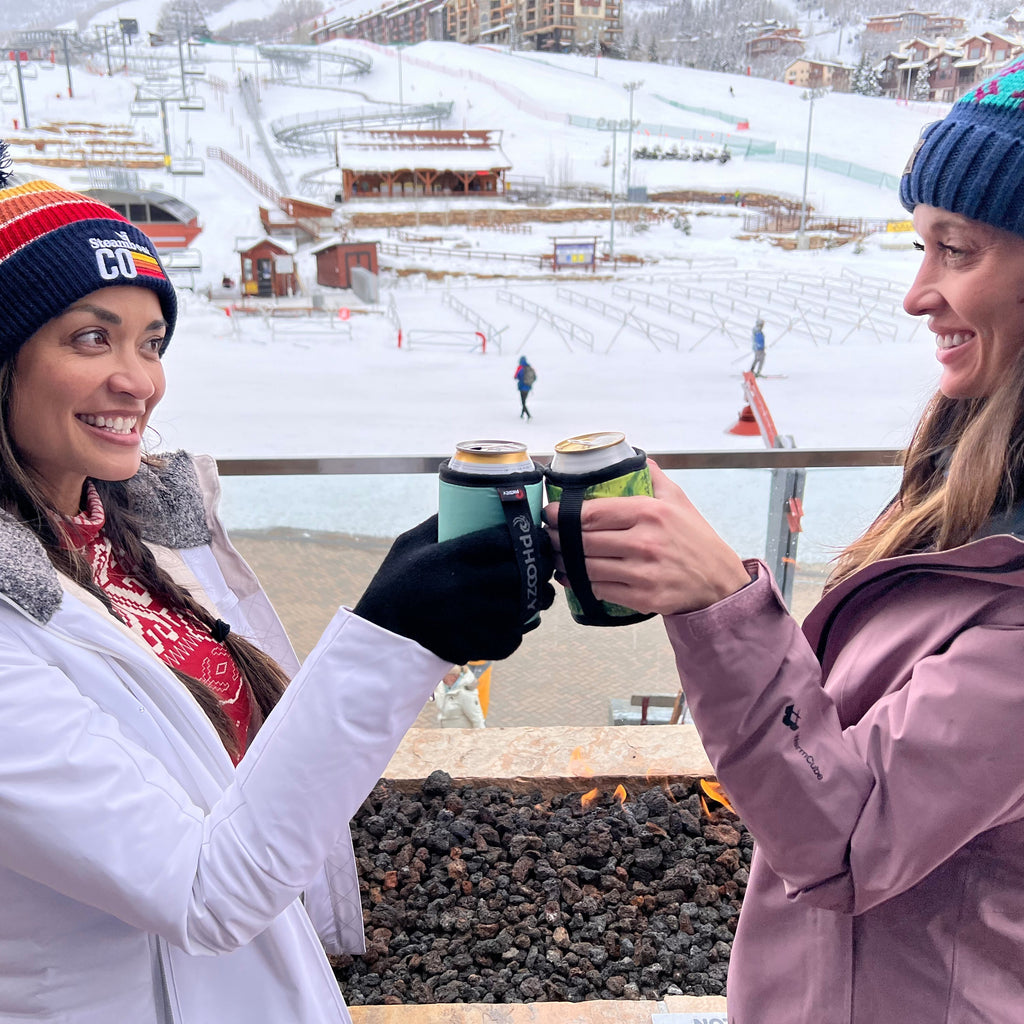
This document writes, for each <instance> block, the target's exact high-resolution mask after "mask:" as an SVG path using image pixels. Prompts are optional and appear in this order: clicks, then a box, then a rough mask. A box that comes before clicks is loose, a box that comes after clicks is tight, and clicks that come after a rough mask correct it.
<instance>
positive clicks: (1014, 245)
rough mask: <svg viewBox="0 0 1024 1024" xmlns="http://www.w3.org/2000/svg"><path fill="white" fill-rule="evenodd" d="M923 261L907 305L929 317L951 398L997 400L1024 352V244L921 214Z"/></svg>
mask: <svg viewBox="0 0 1024 1024" xmlns="http://www.w3.org/2000/svg"><path fill="white" fill-rule="evenodd" d="M914 227H915V228H916V230H917V233H918V234H919V235H920V236H921V240H922V243H923V251H924V256H923V258H922V261H921V268H920V270H919V271H918V273H917V277H916V278H915V280H914V283H913V284H912V285H911V287H910V291H908V292H907V295H906V298H905V299H904V300H903V308H904V309H905V310H906V311H907V312H908V313H910V314H911V315H912V316H927V317H928V329H929V330H930V331H932V332H933V333H934V334H935V338H936V343H937V345H938V348H937V351H936V358H937V359H938V361H939V362H940V363H941V364H942V376H941V378H940V379H939V390H940V391H942V393H943V394H944V395H947V396H948V397H949V398H983V397H986V396H988V395H991V394H992V392H993V391H994V390H995V388H996V386H997V384H998V383H999V381H1000V379H1001V378H1002V377H1003V375H1005V373H1006V372H1007V371H1008V370H1009V368H1010V366H1011V365H1012V364H1013V362H1014V361H1015V360H1016V359H1017V356H1018V354H1019V353H1020V350H1021V348H1022V347H1024V238H1022V237H1021V236H1019V235H1015V234H1012V233H1010V232H1009V231H1003V230H1002V229H1000V228H994V227H990V226H989V225H987V224H982V223H981V222H980V221H976V220H970V219H968V218H967V217H963V216H961V215H960V214H956V213H949V212H947V211H946V210H940V209H937V208H936V207H934V206H924V205H921V206H918V207H917V208H916V209H915V210H914Z"/></svg>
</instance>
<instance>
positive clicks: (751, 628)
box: [665, 535, 1024, 1024]
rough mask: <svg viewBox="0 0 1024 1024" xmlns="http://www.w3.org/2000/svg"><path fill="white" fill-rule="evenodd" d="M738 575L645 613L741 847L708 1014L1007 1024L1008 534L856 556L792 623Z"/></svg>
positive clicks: (1012, 602) (1014, 783)
mask: <svg viewBox="0 0 1024 1024" xmlns="http://www.w3.org/2000/svg"><path fill="white" fill-rule="evenodd" d="M748 565H749V567H750V568H751V569H752V570H753V569H754V567H755V566H756V568H757V572H758V578H757V579H756V580H755V581H754V582H753V583H751V584H750V585H749V586H747V587H745V588H744V589H743V590H741V591H739V592H738V593H736V594H733V595H732V596H731V597H729V598H727V599H726V600H725V601H722V602H720V603H718V604H716V605H713V606H712V607H710V608H707V609H704V610H703V611H699V612H693V613H690V614H686V615H675V616H670V617H667V618H666V620H665V622H666V628H667V630H668V634H669V638H670V640H671V642H672V645H673V648H674V649H675V654H676V661H677V664H678V667H679V674H680V678H681V681H682V685H683V688H684V690H685V692H686V695H687V699H688V702H689V705H690V708H691V709H692V713H693V718H694V721H695V722H696V725H697V728H698V730H699V731H700V735H701V738H702V740H703V742H704V746H705V749H706V750H707V753H708V756H709V757H710V759H711V762H712V764H713V765H714V766H715V770H716V772H717V773H718V778H719V780H720V781H721V783H722V785H723V786H724V788H725V790H726V792H727V793H728V794H729V796H730V798H731V799H732V801H733V803H734V804H735V806H736V810H737V812H738V813H739V814H740V816H741V817H742V818H743V820H744V822H745V823H746V825H747V826H748V827H749V829H750V831H751V832H752V833H753V835H754V837H755V838H756V840H757V844H756V851H755V854H754V860H753V864H752V868H751V877H750V883H749V887H748V889H747V894H746V898H745V901H744V905H743V911H742V913H741V915H740V924H739V930H738V933H737V936H736V942H735V945H734V948H733V953H732V960H731V963H730V969H729V983H728V992H729V997H728V1004H729V1021H730V1024H896V1022H899V1024H999V1022H1006V1024H1018V1022H1020V1021H1024V541H1021V540H1019V539H1017V538H1016V537H1013V536H1009V535H1001V536H991V537H987V538H985V539H982V540H976V541H973V542H972V543H970V544H966V545H964V546H963V547H960V548H957V549H955V550H953V551H947V552H942V553H939V554H935V553H932V554H918V555H910V556H904V557H901V558H894V559H886V560H883V561H880V562H877V563H875V564H874V565H872V566H869V567H868V568H866V569H863V570H861V571H860V572H858V573H856V574H855V575H854V576H852V577H850V578H849V579H848V580H846V581H845V582H844V583H842V584H840V585H839V586H838V587H836V588H835V589H834V590H833V591H831V593H829V594H828V595H827V596H826V597H825V598H824V599H823V600H822V602H821V603H820V604H819V605H818V606H817V607H816V608H815V609H814V611H813V612H811V614H810V615H809V616H808V618H807V619H806V621H805V623H804V626H803V630H801V628H800V626H798V625H797V623H796V621H795V620H794V619H793V618H791V617H790V615H789V614H788V612H787V611H786V608H785V606H784V605H783V602H782V599H781V596H780V595H779V592H778V590H777V589H776V587H775V584H774V582H773V580H772V579H771V576H770V574H769V572H768V570H767V568H766V567H765V566H763V565H760V564H759V563H755V562H752V563H748Z"/></svg>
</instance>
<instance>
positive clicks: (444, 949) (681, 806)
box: [334, 726, 752, 1021]
mask: <svg viewBox="0 0 1024 1024" xmlns="http://www.w3.org/2000/svg"><path fill="white" fill-rule="evenodd" d="M427 765H430V770H426V766H427ZM641 766H642V767H641ZM710 774H711V772H710V765H708V764H707V760H706V757H705V756H704V754H703V751H702V749H701V748H700V744H699V741H698V740H697V738H696V735H695V732H694V731H693V729H692V727H687V726H674V727H646V728H643V727H635V728H630V727H620V728H614V729H611V728H610V729H500V730H499V729H494V730H484V731H463V730H414V731H413V732H412V733H410V736H409V737H408V739H407V741H406V743H405V744H404V745H403V748H402V750H400V751H399V753H398V755H396V757H395V759H393V761H392V763H391V765H389V768H388V772H387V777H386V779H385V780H382V781H381V783H379V784H378V786H377V787H376V788H375V790H374V792H373V794H371V796H370V798H369V799H368V800H367V801H366V803H365V804H364V806H363V808H362V809H361V810H360V812H359V814H358V815H357V817H356V819H355V822H354V828H353V835H354V839H355V846H356V856H357V859H358V863H359V871H360V878H361V891H362V897H363V907H364V919H365V922H366V932H367V945H368V949H367V953H366V955H365V956H362V957H355V958H351V957H342V958H337V959H336V960H335V961H334V967H335V972H336V974H337V976H338V979H339V983H340V984H341V987H342V990H343V992H344V993H345V997H346V1000H347V1001H348V1002H349V1004H350V1005H351V1006H353V1007H357V1008H358V1007H360V1006H362V1007H363V1008H364V1010H365V1012H366V1014H367V1015H366V1016H363V1017H362V1018H361V1019H362V1020H363V1021H370V1020H373V1019H376V1018H374V1017H373V1016H372V1012H373V1010H374V1009H375V1007H378V1008H379V1011H380V1012H383V1011H384V1008H385V1007H391V1008H394V1009H397V1008H398V1007H399V1006H403V1007H404V1006H410V1005H422V1004H429V1003H440V1004H448V1005H449V1006H451V1004H516V1003H538V1002H539V1003H579V1002H584V1001H594V1000H608V1001H616V1002H618V1004H619V1006H620V1009H623V1008H624V1007H622V1002H623V1001H629V1002H637V1001H640V1000H646V1001H649V1003H648V1005H650V1006H651V1007H653V1009H649V1010H648V1011H647V1013H648V1017H647V1019H649V1014H650V1013H651V1012H656V1010H657V1008H658V1007H659V1006H660V1007H661V1008H662V1010H665V1009H666V1008H667V1007H668V1006H669V1005H670V1004H673V1003H675V1004H679V1003H680V1001H682V1002H690V1003H692V1008H694V1009H696V1008H700V1009H710V1008H720V1009H724V999H723V998H716V999H713V1000H707V999H705V998H696V999H691V1000H686V999H685V998H684V997H708V996H718V997H720V996H721V993H722V992H723V990H724V985H725V977H726V971H727V967H728V959H729V953H730V949H731V943H732V936H733V932H734V931H735V926H736V919H737V916H738V913H739V908H740V904H741V901H742V897H743V892H744V889H745V885H746V878H747V868H748V867H749V862H750V853H751V847H752V842H751V839H750V836H749V834H748V833H747V832H746V830H745V829H744V828H743V826H742V824H741V823H740V822H739V821H738V820H737V819H736V817H735V815H733V814H732V813H731V812H730V811H729V810H728V809H727V808H725V807H723V806H722V805H721V804H719V803H716V802H714V801H713V800H712V799H711V798H710V797H708V796H706V795H705V794H703V793H702V791H701V789H700V787H699V786H698V781H697V780H699V779H700V778H706V777H708V776H710ZM452 1008H453V1009H454V1007H452ZM673 1008H674V1009H677V1010H678V1009H681V1008H682V1007H681V1006H680V1005H676V1006H674V1007H673ZM477 1009H478V1010H479V1006H478V1007H477ZM380 1019H381V1020H383V1019H385V1018H384V1017H381V1018H380ZM445 1019H446V1020H448V1019H458V1018H453V1017H446V1018H445ZM503 1019H504V1018H503ZM573 1019H574V1020H580V1019H583V1020H588V1019H592V1018H590V1017H589V1016H586V1015H584V1017H583V1018H580V1017H579V1016H578V1015H577V1017H574V1018H573ZM619 1019H623V1018H621V1017H620V1018H619Z"/></svg>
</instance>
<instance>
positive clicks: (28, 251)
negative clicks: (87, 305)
mask: <svg viewBox="0 0 1024 1024" xmlns="http://www.w3.org/2000/svg"><path fill="white" fill-rule="evenodd" d="M5 157H6V154H5V152H4V151H3V144H2V143H0V359H2V358H8V357H10V356H11V355H13V354H14V353H15V352H17V351H18V349H19V348H21V346H22V345H23V344H24V343H25V342H26V341H28V339H29V338H30V337H31V336H32V335H33V334H35V332H36V331H38V330H39V328H40V327H42V326H43V324H45V323H47V322H48V321H50V320H52V319H53V318H54V317H55V316H60V314H61V313H63V312H64V310H66V309H67V308H68V306H70V305H71V304H72V303H74V302H77V301H78V300H79V299H80V298H82V297H83V296H85V295H89V294H90V293H91V292H94V291H97V290H98V289H100V288H106V287H110V286H119V285H134V286H138V287H142V288H149V289H150V290H151V291H154V292H156V294H157V298H158V299H159V300H160V306H161V309H162V310H163V316H164V319H165V320H166V321H167V334H166V336H165V338H164V343H163V346H162V348H161V350H160V351H161V353H163V351H164V350H165V349H166V348H167V344H168V342H169V341H170V338H171V332H172V331H173V330H174V322H175V319H176V317H177V300H176V299H175V295H174V286H173V285H172V284H171V282H170V281H169V280H168V278H167V274H166V273H165V271H164V268H163V265H162V264H161V263H160V259H159V257H158V256H157V254H156V248H155V247H154V245H153V243H152V241H151V240H150V239H149V238H147V237H146V235H144V234H143V233H142V232H141V231H140V230H139V229H138V228H137V227H135V226H134V225H133V224H131V223H130V222H129V221H127V220H125V218H124V217H122V216H121V215H120V214H119V213H117V212H115V211H114V210H112V209H111V208H110V207H109V206H105V205H104V204H103V203H100V202H97V201H96V200H95V199H91V198H90V197H89V196H84V195H81V194H80V193H78V192H67V191H65V190H64V189H62V188H60V187H59V186H57V185H54V184H53V183H51V182H49V181H30V182H29V183H28V184H26V185H17V186H14V187H4V186H7V185H8V181H9V179H8V177H7V175H6V174H4V173H3V171H4V167H5V163H6V160H5Z"/></svg>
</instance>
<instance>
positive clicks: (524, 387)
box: [515, 356, 537, 420]
mask: <svg viewBox="0 0 1024 1024" xmlns="http://www.w3.org/2000/svg"><path fill="white" fill-rule="evenodd" d="M515 379H516V385H517V386H518V388H519V402H520V404H521V405H522V410H521V411H520V413H519V418H520V419H522V418H523V417H524V416H525V417H526V418H527V419H528V420H531V419H533V417H532V416H531V415H530V410H529V409H527V408H526V396H527V395H528V394H529V393H530V391H531V390H532V389H533V385H534V382H535V381H536V380H537V371H536V370H535V369H534V368H533V367H532V366H531V365H530V364H529V362H528V361H527V359H526V356H520V357H519V365H518V366H517V367H516V372H515Z"/></svg>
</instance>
